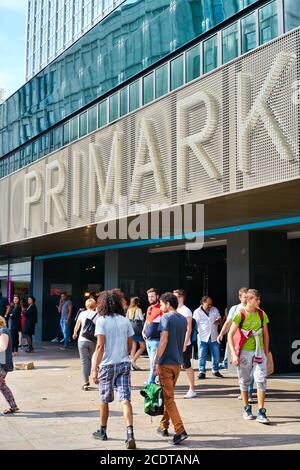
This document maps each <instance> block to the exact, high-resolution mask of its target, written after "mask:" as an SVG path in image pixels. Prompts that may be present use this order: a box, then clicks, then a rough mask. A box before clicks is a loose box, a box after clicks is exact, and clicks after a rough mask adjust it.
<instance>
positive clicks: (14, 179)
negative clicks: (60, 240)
mask: <svg viewBox="0 0 300 470" xmlns="http://www.w3.org/2000/svg"><path fill="white" fill-rule="evenodd" d="M299 44H300V31H299V29H298V30H294V31H293V32H291V33H289V34H286V35H285V36H283V37H281V38H279V39H277V40H275V41H273V42H272V43H270V44H268V45H266V46H263V47H261V48H259V49H257V50H254V51H253V52H251V53H249V54H247V55H246V56H244V57H241V58H239V59H237V60H235V61H233V62H231V63H229V64H228V65H226V66H223V67H222V68H221V69H218V70H216V71H214V72H212V73H211V74H208V75H206V76H204V77H202V78H200V79H198V80H197V81H195V82H193V83H192V84H189V85H186V86H185V87H183V88H181V89H179V90H178V91H175V92H173V93H171V94H169V95H167V96H166V97H164V98H161V99H160V100H158V101H156V102H154V103H152V104H150V105H148V106H146V107H144V108H142V109H140V110H137V111H136V112H134V113H131V114H130V115H128V116H125V117H124V118H121V119H119V120H118V121H116V122H115V123H113V124H111V125H109V126H107V127H105V128H103V129H101V130H98V131H96V132H94V133H93V134H91V135H89V136H87V137H85V138H82V139H81V140H78V141H76V142H74V143H73V144H70V145H68V146H67V147H66V148H64V149H63V150H61V151H59V152H55V153H53V154H51V155H50V156H48V157H45V158H44V159H41V160H39V161H38V162H36V163H34V164H32V165H30V166H28V167H26V168H25V169H22V170H20V171H18V172H16V173H15V174H13V175H10V176H8V177H6V178H3V179H2V180H1V181H0V194H1V198H0V213H1V219H2V220H1V225H0V242H1V244H4V243H9V242H12V241H16V240H22V239H26V238H31V237H37V236H41V235H43V234H49V233H55V232H61V231H63V230H67V229H71V228H75V227H80V226H85V225H87V224H92V223H95V222H98V221H99V220H114V219H118V218H119V217H121V216H126V215H129V214H134V213H135V212H136V211H137V207H136V205H141V204H142V205H144V211H146V212H147V211H148V210H151V209H153V207H151V205H153V204H165V206H173V205H178V204H182V203H185V202H198V201H204V200H206V199H209V198H212V197H217V196H222V195H225V194H229V193H234V192H238V191H244V190H247V189H251V188H256V187H261V186H265V185H268V184H274V183H280V182H284V181H288V180H292V179H296V178H299V176H300V168H299V104H298V102H299V97H298V93H297V91H298V89H300V86H299V84H300V82H299V83H298V80H299V75H300V62H299V61H300V49H299ZM120 201H121V202H122V212H121V213H119V204H120ZM124 202H125V204H124ZM124 207H125V209H124ZM139 211H140V209H139Z"/></svg>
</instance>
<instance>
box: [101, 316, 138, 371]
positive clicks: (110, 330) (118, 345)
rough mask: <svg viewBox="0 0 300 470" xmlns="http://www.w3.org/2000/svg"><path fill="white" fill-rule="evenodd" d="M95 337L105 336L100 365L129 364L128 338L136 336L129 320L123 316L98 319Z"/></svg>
mask: <svg viewBox="0 0 300 470" xmlns="http://www.w3.org/2000/svg"><path fill="white" fill-rule="evenodd" d="M95 335H96V336H97V335H103V336H105V345H104V354H103V358H102V361H101V364H100V367H101V366H108V365H114V364H120V363H121V362H128V361H129V357H128V338H129V337H130V336H133V335H134V331H133V328H132V326H131V323H130V321H129V320H128V318H126V317H123V316H122V315H117V314H114V315H113V316H107V317H99V316H98V318H97V323H96V329H95Z"/></svg>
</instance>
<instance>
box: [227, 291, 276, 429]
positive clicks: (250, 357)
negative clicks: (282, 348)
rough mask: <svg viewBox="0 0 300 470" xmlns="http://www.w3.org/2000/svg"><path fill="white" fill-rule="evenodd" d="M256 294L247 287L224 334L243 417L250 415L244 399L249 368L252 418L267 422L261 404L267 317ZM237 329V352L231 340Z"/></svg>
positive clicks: (265, 362) (247, 417)
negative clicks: (252, 383)
mask: <svg viewBox="0 0 300 470" xmlns="http://www.w3.org/2000/svg"><path fill="white" fill-rule="evenodd" d="M259 302H260V294H259V292H258V291H257V290H255V289H249V290H248V293H247V304H246V307H245V308H244V309H241V310H239V311H238V312H237V313H236V315H235V316H234V318H233V323H232V325H231V328H230V330H229V334H228V343H229V347H230V351H231V355H232V356H231V358H232V363H233V364H235V365H236V366H237V373H238V378H239V384H240V390H241V395H242V399H243V402H244V412H243V418H244V419H254V416H253V415H252V408H251V405H249V401H248V387H249V385H250V381H251V372H252V370H253V371H254V379H255V382H256V385H257V396H258V412H257V417H256V420H257V421H258V422H259V423H263V424H268V423H269V419H268V418H267V416H266V409H265V408H264V402H265V394H266V384H267V356H268V353H269V332H268V323H269V319H268V317H267V315H266V314H265V312H264V311H263V310H261V309H260V308H259ZM238 329H240V333H241V338H243V341H242V342H241V341H240V342H239V344H240V345H241V346H240V352H239V354H238V352H237V350H236V345H235V344H234V335H235V333H236V331H237V330H238Z"/></svg>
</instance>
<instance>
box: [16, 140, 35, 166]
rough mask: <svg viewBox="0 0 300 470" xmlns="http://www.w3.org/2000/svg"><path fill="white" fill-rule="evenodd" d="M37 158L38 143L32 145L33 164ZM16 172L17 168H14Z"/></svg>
mask: <svg viewBox="0 0 300 470" xmlns="http://www.w3.org/2000/svg"><path fill="white" fill-rule="evenodd" d="M37 158H38V141H37V140H36V141H35V142H33V143H32V161H33V162H34V161H35V160H36V159H37ZM16 170H17V168H16Z"/></svg>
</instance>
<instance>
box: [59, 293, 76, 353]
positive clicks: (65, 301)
mask: <svg viewBox="0 0 300 470" xmlns="http://www.w3.org/2000/svg"><path fill="white" fill-rule="evenodd" d="M58 312H59V313H60V315H61V316H60V327H61V330H62V332H63V335H64V346H63V348H60V349H68V347H69V341H70V337H71V328H70V325H71V318H72V312H73V304H72V302H71V300H70V299H69V298H68V296H67V294H66V292H62V293H61V295H60V302H59V307H58Z"/></svg>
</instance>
